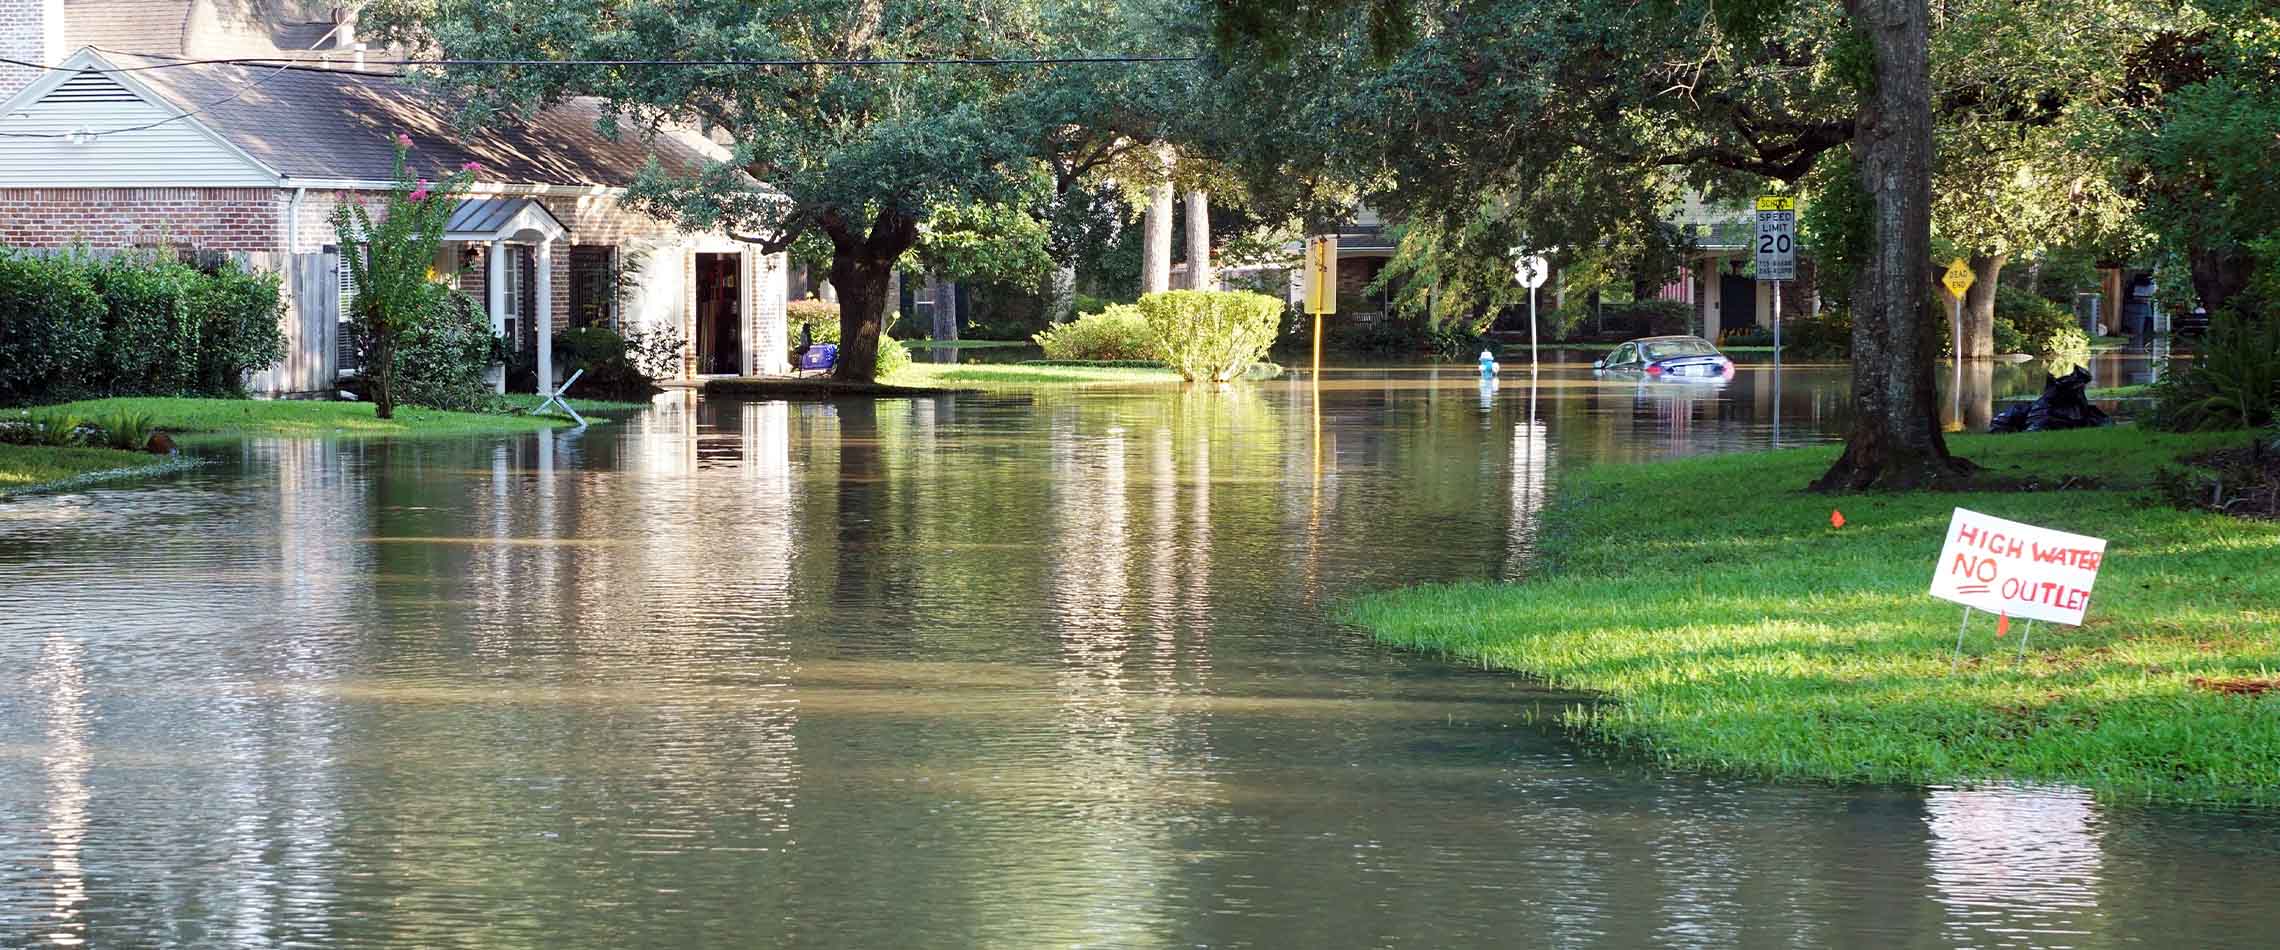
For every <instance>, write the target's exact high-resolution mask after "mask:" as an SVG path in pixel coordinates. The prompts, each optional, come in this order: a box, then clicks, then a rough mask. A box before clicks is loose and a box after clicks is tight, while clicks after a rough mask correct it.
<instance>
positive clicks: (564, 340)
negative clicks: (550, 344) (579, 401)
mask: <svg viewBox="0 0 2280 950" xmlns="http://www.w3.org/2000/svg"><path fill="white" fill-rule="evenodd" d="M677 349H678V348H677V347H676V350H677ZM554 361H555V363H556V365H559V366H560V367H562V370H563V371H564V372H570V371H582V372H583V375H581V376H579V377H578V385H577V386H575V387H572V388H571V390H570V391H571V393H572V394H574V395H580V396H588V397H592V398H597V399H625V400H633V401H639V400H643V399H648V398H649V397H650V396H651V395H652V394H654V393H656V392H657V384H656V381H655V380H654V379H653V378H651V376H650V375H649V373H648V372H646V371H645V370H644V369H643V367H642V360H641V359H640V358H639V354H638V353H637V352H636V351H635V346H634V341H633V340H630V339H627V338H626V337H623V336H619V335H618V334H617V333H616V332H615V331H612V330H609V329H607V328H604V327H586V328H583V329H578V330H570V331H568V332H564V333H558V334H555V337H554Z"/></svg>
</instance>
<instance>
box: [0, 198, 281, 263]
mask: <svg viewBox="0 0 2280 950" xmlns="http://www.w3.org/2000/svg"><path fill="white" fill-rule="evenodd" d="M286 194H287V193H285V192H280V191H278V190H276V189H273V188H4V189H0V244H6V245H12V246H15V247H68V246H71V245H75V244H84V245H86V246H89V247H132V246H135V245H144V244H174V245H186V246H190V247H196V248H202V249H206V250H216V251H275V250H280V249H281V248H282V245H283V240H284V239H283V236H282V235H280V234H278V233H277V229H278V226H279V217H280V215H281V213H282V202H283V201H285V199H286ZM303 231H304V241H305V240H306V231H307V228H305V227H304V229H303ZM317 243H320V244H322V243H325V242H322V241H320V242H317Z"/></svg>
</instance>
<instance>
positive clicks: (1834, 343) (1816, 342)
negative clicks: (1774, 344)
mask: <svg viewBox="0 0 2280 950" xmlns="http://www.w3.org/2000/svg"><path fill="white" fill-rule="evenodd" d="M1781 348H1782V355H1783V356H1787V357H1790V358H1793V359H1805V360H1842V359H1850V358H1851V357H1852V314H1851V313H1848V312H1846V311H1843V310H1838V309H1835V308H1830V309H1827V310H1823V311H1821V315H1820V316H1818V317H1806V318H1803V319H1800V320H1790V321H1788V322H1786V323H1784V324H1782V330H1781Z"/></svg>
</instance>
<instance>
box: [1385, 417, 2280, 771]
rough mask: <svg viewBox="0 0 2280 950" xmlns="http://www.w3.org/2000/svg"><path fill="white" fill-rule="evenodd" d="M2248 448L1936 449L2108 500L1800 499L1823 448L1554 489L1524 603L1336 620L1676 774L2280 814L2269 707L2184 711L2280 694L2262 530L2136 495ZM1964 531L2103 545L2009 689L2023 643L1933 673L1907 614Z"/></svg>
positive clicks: (1519, 594)
mask: <svg viewBox="0 0 2280 950" xmlns="http://www.w3.org/2000/svg"><path fill="white" fill-rule="evenodd" d="M2245 438H2246V437H2245V436H2243V435H2240V434H2234V435H2231V436H2190V437H2188V436H2172V435H2157V434H2152V433H2148V432H2143V431H2140V430H2137V429H2134V428H2127V427H2125V428H2109V429H2092V430H2077V431H2068V432H2050V433H2039V434H2023V435H2005V436H1958V437H1953V438H1952V444H1953V445H1954V446H1955V447H1956V448H1957V449H1958V451H1959V452H1961V453H1962V454H1964V455H1966V456H1968V457H1971V458H1974V459H1976V460H1978V461H1980V462H1981V463H1983V464H1987V465H1989V466H1991V467H1993V468H1994V469H1995V471H1996V473H1997V474H2000V475H2005V476H2027V475H2040V476H2042V477H2043V478H2044V479H2045V484H2053V483H2055V482H2056V481H2058V479H2059V478H2060V477H2063V476H2066V475H2074V474H2080V475H2086V476H2090V477H2092V478H2094V479H2097V480H2099V482H2098V484H2099V485H2100V487H2097V488H2094V489H2088V490H2064V491H2031V492H2003V493H1995V492H1964V493H1918V494H1905V495H1868V496H1835V497H1832V496H1824V495H1816V494H1810V493H1806V492H1804V491H1801V490H1798V487H1799V486H1803V485H1804V484H1805V483H1806V482H1807V481H1808V480H1810V479H1811V478H1812V477H1813V476H1814V475H1815V474H1817V473H1818V472H1819V471H1820V470H1821V469H1822V467H1823V466H1825V465H1826V464H1827V463H1828V461H1829V459H1830V457H1831V455H1832V454H1833V452H1832V450H1831V449H1828V448H1813V449H1797V450H1790V451H1784V452H1778V453H1770V454H1754V455H1730V456H1721V457H1713V458H1704V459H1695V460H1686V461H1675V462H1665V463H1655V464H1644V465H1607V466H1599V467H1592V468H1587V469H1583V470H1581V471H1578V472H1574V473H1571V474H1565V475H1563V476H1562V477H1561V478H1560V482H1559V488H1558V491H1559V499H1558V501H1557V502H1556V503H1555V504H1554V506H1553V508H1552V510H1551V511H1549V512H1548V513H1547V517H1546V521H1545V524H1544V526H1543V529H1542V534H1541V535H1540V538H1541V542H1540V543H1541V552H1542V554H1541V566H1540V567H1539V569H1538V570H1537V576H1536V577H1535V578H1533V579H1531V580H1527V581H1524V582H1522V583H1519V584H1499V583H1473V584H1456V585H1446V586H1430V587H1421V588H1413V589H1408V590H1399V591H1391V592H1385V593H1379V594H1375V595H1369V596H1365V597H1362V598H1360V599H1359V600H1357V601H1354V602H1352V603H1350V604H1348V605H1347V606H1346V608H1345V609H1344V616H1345V617H1346V619H1348V620H1349V621H1351V622H1353V623H1355V624H1358V625H1360V626H1362V627H1364V628H1366V629H1368V630H1369V631H1370V632H1371V633H1373V634H1375V635H1376V636H1377V637H1379V638H1381V639H1383V640H1385V641H1387V642H1390V643H1394V644H1399V645H1403V646H1407V647H1413V648H1416V649H1420V650H1429V651H1436V652H1442V653H1446V654H1449V655H1451V656H1454V657H1457V658H1461V659H1462V660H1464V661H1466V662H1470V663H1478V664H1482V665H1485V666H1492V667H1498V668H1503V669H1509V670H1516V671H1523V672H1526V673H1528V674H1531V675H1533V676H1536V677H1539V678H1542V679H1544V680H1547V681H1549V682H1551V683H1553V684H1556V685H1559V686H1564V687H1571V688H1578V689H1583V690H1590V691H1594V692H1597V693H1599V694H1601V695H1603V696H1604V697H1606V699H1607V700H1608V702H1605V703H1603V704H1598V705H1593V706H1587V707H1577V708H1572V709H1568V710H1565V711H1564V712H1563V713H1561V716H1560V718H1561V721H1562V722H1563V723H1564V724H1565V725H1566V726H1567V727H1569V728H1570V729H1573V730H1575V731H1576V732H1579V733H1581V734H1583V735H1585V736H1588V737H1590V738H1592V739H1596V740H1600V741H1603V742H1606V743H1608V744H1611V745H1613V746H1616V747H1621V748H1625V749H1630V750H1634V751H1637V752H1640V753H1643V754H1646V755H1648V756H1651V757H1653V758H1655V759H1658V760H1660V761H1662V762H1665V763H1667V764H1670V765H1673V766H1678V767H1685V768H1698V769H1704V770H1710V771H1715V772H1724V773H1734V774H1741V775H1748V776H1757V777H1765V778H1775V779H1791V780H1828V781H1870V782H1906V783H1950V782H1972V781H1979V780H1988V779H2022V780H2032V781H2056V782H2067V783H2075V784H2079V785H2082V786H2086V787H2089V788H2091V789H2093V790H2096V791H2097V792H2099V793H2100V794H2102V795H2105V796H2108V797H2116V798H2150V799H2158V800H2167V801H2186V800H2227V801H2242V800H2247V801H2258V802H2273V801H2280V692H2272V693H2267V694H2261V695H2225V694H2220V693H2217V692H2213V691H2210V690H2207V689H2203V688H2200V687H2197V686H2196V685H2195V684H2194V681H2195V680H2196V679H2207V680H2225V679H2233V678H2246V679H2252V680H2272V679H2273V677H2275V675H2276V674H2280V524H2273V523H2258V522H2249V521H2243V520H2238V519H2232V518H2226V517H2221V516H2216V515H2210V514H2205V513H2196V512H2184V511H2178V510H2175V509H2172V508H2168V507H2163V506H2159V505H2155V504H2152V503H2149V502H2146V501H2144V500H2143V496H2144V495H2145V493H2144V492H2142V491H2140V490H2138V489H2137V488H2136V486H2138V485H2140V484H2142V483H2144V482H2145V481H2147V480H2148V478H2149V477H2150V476H2151V474H2152V472H2153V471H2154V470H2155V469H2156V468H2157V467H2158V466H2160V465H2162V464H2165V463H2168V462H2170V461H2171V460H2172V459H2174V458H2175V457H2176V456H2178V455H2179V454H2181V453H2189V452H2191V451H2197V450H2202V449H2206V448H2209V447H2212V446H2218V445H2224V444H2233V443H2238V442H2241V441H2243V440H2244V439H2245ZM1745 486H1759V487H1757V488H1751V487H1745ZM1957 506H1962V507H1968V508H1972V509H1974V510H1978V511H1983V512H1987V513H1989V514H1993V515H1997V516H2000V517H2005V518H2011V519H2015V520H2019V521H2026V522H2030V523H2034V524H2040V525H2047V526H2050V527H2053V528H2059V529H2063V530H2068V531H2075V532H2080V533H2084V534H2091V535H2096V536H2100V537H2104V538H2108V539H2110V542H2111V543H2110V546H2109V548H2108V552H2109V555H2108V556H2109V560H2108V561H2107V563H2106V566H2105V567H2104V569H2103V570H2102V571H2101V573H2100V576H2099V579H2098V584H2097V589H2096V594H2095V596H2094V597H2093V599H2092V602H2091V608H2090V615H2089V620H2088V623H2087V624H2086V625H2085V626H2083V627H2081V628H2079V629H2076V628H2051V627H2049V626H2046V625H2038V626H2037V629H2036V630H2035V632H2034V636H2033V639H2032V641H2031V648H2030V649H2029V651H2028V652H2027V655H2026V659H2025V661H2024V662H2020V661H2018V660H2017V659H2015V656H2016V652H2017V650H2018V643H2019V632H2020V630H2021V629H2022V628H2023V626H2024V624H2023V623H2022V624H2014V625H2013V628H2012V635H2011V636H2010V637H2009V638H2006V639H2004V640H2002V641H2000V642H1998V641H1995V640H1993V639H1992V631H1991V627H1992V622H1991V618H1988V617H1986V616H1985V615H1979V617H1978V622H1977V623H1976V624H1975V625H1974V626H1973V628H1972V629H1971V631H1970V633H1969V636H1968V639H1967V649H1966V659H1965V660H1964V663H1963V667H1962V670H1961V671H1960V672H1957V673H1952V674H1951V673H1950V672H1949V665H1950V655H1951V651H1952V650H1953V648H1954V645H1955V639H1956V623H1957V619H1958V617H1959V615H1960V613H1961V608H1959V607H1956V606H1954V605H1951V604H1947V603H1945V602H1941V601H1935V600H1932V599H1931V598H1930V597H1928V596H1926V595H1925V593H1924V591H1925V588H1926V587H1927V586H1928V585H1929V583H1930V579H1931V572H1932V562H1933V559H1934V558H1935V556H1936V555H1937V553H1938V550H1939V547H1940V542H1941V540H1942V535H1943V533H1944V528H1945V527H1946V525H1947V522H1948V517H1949V513H1950V509H1951V508H1953V507H1957ZM1832 509H1841V510H1842V511H1843V512H1844V516H1845V518H1846V519H1847V524H1845V526H1844V527H1842V528H1832V527H1831V526H1830V518H1829V515H1830V512H1831V510H1832ZM2276 685H2280V684H2276Z"/></svg>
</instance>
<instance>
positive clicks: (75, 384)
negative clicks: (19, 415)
mask: <svg viewBox="0 0 2280 950" xmlns="http://www.w3.org/2000/svg"><path fill="white" fill-rule="evenodd" d="M0 314H5V317H0V403H16V402H47V401H53V400H56V399H61V398H66V397H69V396H72V395H77V394H79V391H80V388H81V387H84V386H86V385H87V384H88V380H87V374H88V371H89V369H90V368H91V367H93V366H94V365H95V360H96V357H97V355H98V354H99V353H100V352H101V350H102V348H103V314H104V310H103V297H102V295H101V294H98V293H96V291H95V280H94V275H93V274H92V273H90V269H89V267H88V265H87V264H86V262H84V261H81V260H78V259H76V258H48V259H40V258H29V257H14V256H4V257H0Z"/></svg>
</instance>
